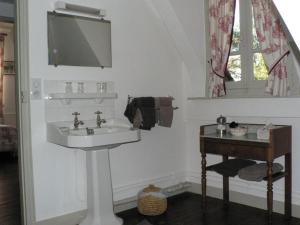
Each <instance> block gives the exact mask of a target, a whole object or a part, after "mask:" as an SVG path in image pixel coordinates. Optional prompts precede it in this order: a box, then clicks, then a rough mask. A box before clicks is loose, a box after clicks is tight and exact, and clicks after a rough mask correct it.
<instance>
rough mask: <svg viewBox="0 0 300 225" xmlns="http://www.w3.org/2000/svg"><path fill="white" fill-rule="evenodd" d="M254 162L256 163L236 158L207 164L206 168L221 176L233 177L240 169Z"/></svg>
mask: <svg viewBox="0 0 300 225" xmlns="http://www.w3.org/2000/svg"><path fill="white" fill-rule="evenodd" d="M254 164H256V162H255V161H252V160H248V159H239V158H236V159H229V160H227V161H224V162H221V163H218V164H214V165H211V166H208V167H207V168H206V169H207V170H212V171H215V172H217V173H219V174H221V175H223V176H227V177H235V176H236V175H237V174H238V172H239V170H240V169H243V168H245V167H248V166H252V165H254Z"/></svg>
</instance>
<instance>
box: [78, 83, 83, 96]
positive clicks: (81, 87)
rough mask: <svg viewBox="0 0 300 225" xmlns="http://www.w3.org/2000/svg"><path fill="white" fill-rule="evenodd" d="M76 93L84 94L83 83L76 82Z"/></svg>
mask: <svg viewBox="0 0 300 225" xmlns="http://www.w3.org/2000/svg"><path fill="white" fill-rule="evenodd" d="M77 93H79V94H83V93H84V83H83V82H78V83H77Z"/></svg>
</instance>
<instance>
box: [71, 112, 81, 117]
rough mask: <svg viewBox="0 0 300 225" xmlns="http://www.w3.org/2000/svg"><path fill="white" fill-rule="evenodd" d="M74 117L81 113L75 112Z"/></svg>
mask: <svg viewBox="0 0 300 225" xmlns="http://www.w3.org/2000/svg"><path fill="white" fill-rule="evenodd" d="M72 115H73V116H79V115H80V113H79V112H73V113H72Z"/></svg>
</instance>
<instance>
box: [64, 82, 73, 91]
mask: <svg viewBox="0 0 300 225" xmlns="http://www.w3.org/2000/svg"><path fill="white" fill-rule="evenodd" d="M65 85H66V86H65V93H66V94H70V93H73V87H72V82H66V83H65Z"/></svg>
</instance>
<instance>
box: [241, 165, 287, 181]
mask: <svg viewBox="0 0 300 225" xmlns="http://www.w3.org/2000/svg"><path fill="white" fill-rule="evenodd" d="M267 169H268V166H267V164H266V163H259V164H256V165H252V166H248V167H246V168H243V169H241V170H240V171H239V178H241V179H244V180H249V181H257V182H259V181H262V180H263V179H264V178H265V177H266V176H267ZM282 170H283V166H282V165H281V164H279V163H274V164H273V174H276V173H279V172H281V171H282Z"/></svg>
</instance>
